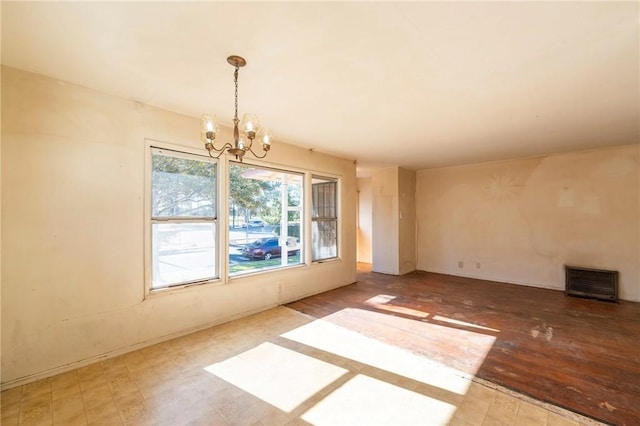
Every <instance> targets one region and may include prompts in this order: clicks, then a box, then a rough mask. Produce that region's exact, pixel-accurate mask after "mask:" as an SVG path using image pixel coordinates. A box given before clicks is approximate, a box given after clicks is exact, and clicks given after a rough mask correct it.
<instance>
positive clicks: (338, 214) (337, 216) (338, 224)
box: [309, 173, 342, 264]
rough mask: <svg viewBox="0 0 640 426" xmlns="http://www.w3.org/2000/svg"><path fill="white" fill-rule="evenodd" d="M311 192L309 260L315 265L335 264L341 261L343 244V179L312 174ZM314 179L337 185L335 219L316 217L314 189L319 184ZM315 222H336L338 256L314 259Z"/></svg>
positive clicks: (335, 190) (335, 191)
mask: <svg viewBox="0 0 640 426" xmlns="http://www.w3.org/2000/svg"><path fill="white" fill-rule="evenodd" d="M310 175H311V176H310V188H309V189H310V191H309V206H310V214H309V242H310V246H311V249H310V251H309V259H310V261H311V263H314V264H318V263H325V262H333V261H336V260H340V259H341V253H342V250H341V244H342V238H341V236H342V229H341V228H342V220H341V217H342V214H341V213H342V199H341V193H342V186H341V183H342V179H341V177H339V176H330V175H326V174H317V173H311V174H310ZM314 179H319V180H324V181H327V182H332V183H334V184H335V189H334V197H335V201H334V203H335V206H334V208H333V209H334V211H335V217H324V216H320V217H314V204H313V203H314V200H313V197H314V195H313V188H314V185H317V184H318V183H316V184H314V183H313V180H314ZM314 222H334V223H335V229H336V255H335V256H331V257H323V258H318V259H314V258H313V223H314Z"/></svg>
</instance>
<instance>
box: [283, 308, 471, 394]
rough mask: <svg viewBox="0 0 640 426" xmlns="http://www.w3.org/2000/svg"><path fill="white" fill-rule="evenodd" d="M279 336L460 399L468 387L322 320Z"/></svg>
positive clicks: (443, 370) (455, 376)
mask: <svg viewBox="0 0 640 426" xmlns="http://www.w3.org/2000/svg"><path fill="white" fill-rule="evenodd" d="M383 316H384V315H383ZM405 321H411V320H405ZM281 336H282V337H284V338H287V339H290V340H293V341H296V342H299V343H303V344H305V345H308V346H311V347H314V348H317V349H321V350H323V351H326V352H329V353H332V354H335V355H338V356H341V357H344V358H348V359H351V360H354V361H357V362H359V363H362V364H365V365H368V366H372V367H376V368H379V369H381V370H384V371H387V372H390V373H394V374H397V375H399V376H403V377H406V378H409V379H412V380H415V381H418V382H421V383H425V384H428V385H431V386H434V387H437V388H440V389H445V390H447V391H450V392H454V393H457V394H459V395H464V394H465V393H466V391H467V388H468V386H469V380H467V379H465V378H464V377H463V376H464V375H463V374H461V372H459V371H457V370H455V369H452V368H450V367H447V366H446V365H443V364H441V363H438V362H434V361H431V360H429V359H427V358H425V357H421V356H419V355H415V354H413V353H411V352H409V351H407V350H406V349H403V348H399V347H396V346H393V345H390V344H387V343H384V342H381V341H379V340H376V339H373V338H370V337H367V336H364V335H363V334H361V333H357V332H355V331H352V330H349V329H346V328H343V327H340V326H338V325H336V324H332V323H330V322H327V321H324V320H316V321H314V322H311V323H309V324H306V325H303V326H301V327H298V328H296V329H294V330H291V331H289V332H287V333H284V334H282V335H281Z"/></svg>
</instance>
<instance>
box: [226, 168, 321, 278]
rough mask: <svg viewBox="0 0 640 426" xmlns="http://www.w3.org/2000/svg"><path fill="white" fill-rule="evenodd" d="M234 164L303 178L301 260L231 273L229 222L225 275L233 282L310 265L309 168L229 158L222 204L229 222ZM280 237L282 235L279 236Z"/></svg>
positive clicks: (301, 186) (300, 208)
mask: <svg viewBox="0 0 640 426" xmlns="http://www.w3.org/2000/svg"><path fill="white" fill-rule="evenodd" d="M234 165H238V166H243V167H253V168H259V169H264V170H273V171H274V172H277V173H286V174H290V175H298V176H300V178H301V184H300V190H301V191H302V197H301V198H300V205H299V206H298V211H299V213H300V243H299V247H300V262H298V263H287V264H286V265H279V266H274V267H269V268H256V269H255V270H253V271H247V272H243V273H231V272H230V264H229V249H230V247H229V243H230V236H229V232H230V231H229V225H228V224H227V226H226V227H225V228H226V233H225V234H226V240H225V244H226V245H225V260H224V262H225V277H226V279H227V280H228V281H229V282H231V281H234V280H241V279H243V278H246V277H250V276H254V275H257V274H263V273H270V272H276V271H282V270H284V269H290V268H299V267H305V266H308V260H307V259H310V255H308V254H307V253H308V249H309V248H308V247H307V244H306V241H307V235H306V233H307V222H309V223H310V221H308V220H307V217H306V212H307V204H306V200H307V198H308V195H307V194H308V189H307V182H310V176H311V173H310V172H309V171H308V170H305V169H298V168H295V167H289V166H286V165H282V164H274V163H268V162H264V161H255V160H252V159H244V161H242V162H240V161H235V160H233V159H232V158H227V161H226V168H225V184H224V187H225V190H226V192H225V203H226V204H225V205H224V206H221V208H224V209H225V210H224V214H226V215H227V216H226V220H227V222H231V219H230V217H229V214H228V211H229V204H228V203H229V202H230V200H231V179H230V175H231V167H233V166H234ZM278 238H280V237H278Z"/></svg>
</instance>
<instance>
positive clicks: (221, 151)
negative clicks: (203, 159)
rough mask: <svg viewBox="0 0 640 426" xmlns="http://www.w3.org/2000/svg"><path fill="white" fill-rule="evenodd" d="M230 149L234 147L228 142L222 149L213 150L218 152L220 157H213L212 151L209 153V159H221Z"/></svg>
mask: <svg viewBox="0 0 640 426" xmlns="http://www.w3.org/2000/svg"><path fill="white" fill-rule="evenodd" d="M229 148H233V145H231V144H230V143H229V142H227V143H225V144H224V145H222V148H220V149H218V148H216V147H215V146H214V147H213V150H214V151H215V152H217V153H218V155H211V151H207V152H208V153H209V157H211V158H220V157H221V156H222V154H224V153H225V152H226V151H227V150H228V149H229Z"/></svg>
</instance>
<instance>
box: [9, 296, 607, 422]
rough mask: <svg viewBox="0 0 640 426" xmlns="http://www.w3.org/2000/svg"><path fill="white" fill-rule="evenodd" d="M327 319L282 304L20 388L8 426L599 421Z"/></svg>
mask: <svg viewBox="0 0 640 426" xmlns="http://www.w3.org/2000/svg"><path fill="white" fill-rule="evenodd" d="M318 321H322V320H314V319H313V318H310V317H308V316H306V315H303V314H301V313H299V312H297V311H294V310H291V309H289V308H286V307H279V308H275V309H271V310H269V311H266V312H262V313H260V314H257V315H253V316H251V317H248V318H244V319H240V320H237V321H233V322H230V323H227V324H223V325H220V326H217V327H212V328H209V329H206V330H203V331H199V332H196V333H193V334H190V335H188V336H184V337H180V338H177V339H173V340H171V341H167V342H163V343H160V344H157V345H154V346H150V347H147V348H144V349H141V350H138V351H135V352H131V353H128V354H125V355H122V356H118V357H115V358H111V359H107V360H105V361H102V362H98V363H95V364H92V365H89V366H86V367H82V368H79V369H77V370H73V371H69V372H66V373H63V374H60V375H57V376H54V377H51V378H48V379H44V380H40V381H37V382H33V383H29V384H26V385H23V386H19V387H15V388H12V389H9V390H6V391H4V392H2V393H1V394H0V398H1V410H2V411H1V414H2V422H1V424H2V425H6V426H10V425H23V424H24V425H52V424H54V425H85V424H89V425H109V426H111V425H121V424H130V425H298V424H300V425H306V424H318V425H340V424H344V425H353V424H364V425H375V424H380V425H387V424H388V425H414V424H420V425H437V424H450V425H456V426H463V425H549V426H553V425H581V424H585V425H593V424H597V423H596V422H594V421H592V420H590V419H586V418H582V417H580V416H577V415H574V414H572V413H569V412H566V411H564V410H561V409H559V408H557V407H552V406H548V405H544V404H541V403H539V402H537V401H534V400H531V399H529V398H526V397H524V396H522V395H518V394H515V393H513V392H509V391H506V390H501V389H495V388H492V387H490V386H484V385H482V384H479V383H476V382H474V381H470V380H469V378H468V377H463V376H462V375H460V374H458V373H457V372H456V371H452V370H451V369H449V368H447V367H445V366H441V365H438V364H437V363H434V362H432V361H431V360H428V359H425V358H422V357H420V356H418V355H414V354H411V353H409V352H408V351H404V350H403V349H401V348H394V347H386V346H381V345H383V344H381V343H380V342H373V341H369V340H367V338H366V337H363V336H362V335H358V336H356V335H355V334H353V335H350V334H349V333H350V331H348V330H346V331H345V330H337V329H336V330H335V333H333V332H332V331H331V330H332V329H331V328H327V327H325V328H322V332H321V333H320V334H318V335H315V336H310V335H305V333H307V334H308V333H312V330H313V329H314V328H308V327H305V326H308V325H313V323H317V322H318ZM354 337H355V338H354ZM345 339H349V340H348V341H346V340H345ZM341 340H344V342H343V343H344V345H351V346H354V345H357V346H358V348H357V350H355V351H353V352H350V353H349V355H348V356H345V353H344V352H343V353H333V352H331V351H329V350H327V347H328V346H327V344H326V343H327V342H329V343H335V344H336V346H340V345H341V344H342V343H341ZM321 341H322V342H324V343H325V344H317V345H316V344H315V343H314V342H321ZM302 342H304V343H302ZM344 345H343V347H345V346H344ZM329 347H330V345H329ZM321 348H322V349H321Z"/></svg>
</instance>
